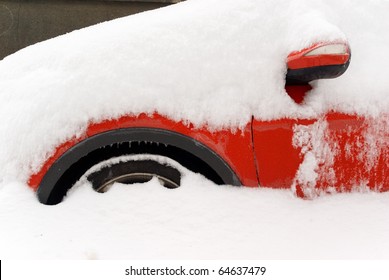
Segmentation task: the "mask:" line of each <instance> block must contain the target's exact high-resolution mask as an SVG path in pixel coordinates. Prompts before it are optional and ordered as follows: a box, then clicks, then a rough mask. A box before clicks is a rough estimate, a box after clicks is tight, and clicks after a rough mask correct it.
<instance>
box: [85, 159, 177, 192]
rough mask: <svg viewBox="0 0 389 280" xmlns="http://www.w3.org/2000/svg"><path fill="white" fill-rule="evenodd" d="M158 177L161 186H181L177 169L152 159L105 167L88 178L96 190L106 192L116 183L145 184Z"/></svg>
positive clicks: (170, 187) (173, 187)
mask: <svg viewBox="0 0 389 280" xmlns="http://www.w3.org/2000/svg"><path fill="white" fill-rule="evenodd" d="M153 177H157V178H158V179H159V181H160V182H161V184H162V185H163V186H164V187H166V188H169V189H175V188H177V187H179V186H180V184H181V172H180V171H178V170H177V169H176V168H174V167H172V166H170V165H167V164H163V163H160V162H157V161H155V160H152V159H147V160H130V161H123V162H117V163H114V164H112V165H109V166H105V167H103V168H101V169H99V170H97V171H95V172H92V173H90V174H89V175H88V176H87V179H88V181H89V182H91V184H92V187H93V189H94V190H96V191H98V192H105V191H107V190H108V189H109V187H110V186H111V185H112V184H113V183H115V182H118V183H123V184H132V183H145V182H148V181H149V180H151V179H152V178H153Z"/></svg>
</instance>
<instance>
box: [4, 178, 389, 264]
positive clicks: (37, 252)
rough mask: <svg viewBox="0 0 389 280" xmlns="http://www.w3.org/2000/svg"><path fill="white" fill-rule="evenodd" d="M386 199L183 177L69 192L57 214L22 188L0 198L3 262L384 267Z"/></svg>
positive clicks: (10, 188) (388, 219)
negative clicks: (283, 262)
mask: <svg viewBox="0 0 389 280" xmlns="http://www.w3.org/2000/svg"><path fill="white" fill-rule="evenodd" d="M388 202H389V193H381V194H378V193H372V192H371V193H351V194H350V193H348V194H337V195H331V196H324V197H320V198H317V199H315V200H302V199H298V198H296V197H295V196H293V195H292V193H291V192H290V191H288V190H273V189H260V188H256V189H252V188H244V187H230V186H217V185H214V184H212V183H210V182H209V181H206V180H204V178H202V177H201V176H199V175H196V174H193V173H188V174H186V176H184V177H183V184H182V187H180V188H178V189H174V190H171V189H166V188H163V187H162V186H160V185H159V183H158V182H157V180H153V181H151V182H149V183H146V184H138V185H137V184H134V185H120V184H116V185H114V186H113V187H112V188H111V189H110V190H109V191H108V192H106V193H104V194H101V193H97V192H95V191H94V190H92V188H91V187H90V186H89V185H83V186H80V187H78V188H76V189H75V190H74V191H73V192H71V193H70V194H69V196H68V197H67V198H66V199H65V201H64V202H62V203H61V204H58V205H56V206H45V205H41V204H39V202H37V200H36V198H35V194H34V193H33V192H32V191H31V190H29V189H28V188H26V186H25V185H23V184H17V183H15V184H8V185H6V186H4V187H3V188H2V189H1V195H0V224H1V228H2V230H1V233H0V236H1V238H0V258H1V259H4V258H6V259H30V258H31V259H385V258H386V259H387V258H388V257H389V253H388V252H389V239H388V236H389V215H388V212H389V203H388Z"/></svg>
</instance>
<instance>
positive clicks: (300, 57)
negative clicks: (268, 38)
mask: <svg viewBox="0 0 389 280" xmlns="http://www.w3.org/2000/svg"><path fill="white" fill-rule="evenodd" d="M350 58H351V51H350V47H349V45H348V44H347V43H344V42H340V43H339V42H331V43H317V44H314V45H313V46H311V47H309V48H305V49H303V50H300V51H297V52H292V53H291V54H289V55H288V58H287V66H288V71H287V74H286V84H287V85H299V84H306V83H308V82H310V81H313V80H318V79H331V78H336V77H339V76H340V75H342V74H343V73H344V72H345V71H346V70H347V68H348V66H349V64H350Z"/></svg>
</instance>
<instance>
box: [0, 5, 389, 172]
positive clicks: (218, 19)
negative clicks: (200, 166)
mask: <svg viewBox="0 0 389 280" xmlns="http://www.w3.org/2000/svg"><path fill="white" fill-rule="evenodd" d="M388 9H389V3H388V2H387V1H351V0H349V1H347V0H345V1H341V2H338V1H335V0H329V1H319V0H317V1H312V0H309V1H308V0H301V1H288V2H285V1H281V0H271V1H270V0H269V1H256V0H239V1H236V0H189V1H186V2H184V3H181V4H177V5H174V6H170V7H168V8H163V9H159V10H155V11H150V12H146V13H142V14H138V15H135V16H130V17H125V18H122V19H118V20H114V21H111V22H107V23H103V24H99V25H96V26H93V27H90V28H86V29H83V30H79V31H75V32H72V33H70V34H67V35H64V36H60V37H57V38H55V39H52V40H49V41H46V42H43V43H39V44H36V45H34V46H31V47H28V48H26V49H24V50H21V51H19V52H18V53H16V54H14V55H11V56H9V57H7V58H5V59H4V60H3V61H2V62H1V63H0V88H1V100H2V102H1V103H0V114H1V122H0V144H1V147H2V148H1V149H0V167H1V170H2V171H1V172H2V174H0V175H1V178H3V179H6V178H7V179H14V178H19V179H21V180H26V179H27V176H28V174H29V173H30V172H31V169H32V170H37V169H38V168H39V166H41V164H42V163H43V162H44V160H45V159H46V158H47V157H48V156H49V155H50V152H51V151H52V150H53V148H54V147H55V146H57V145H58V144H59V143H61V142H63V141H65V140H67V139H69V138H71V137H73V136H74V135H79V134H81V133H83V131H84V130H85V128H86V126H87V124H88V123H89V122H98V121H101V120H103V119H107V118H116V117H119V116H121V115H125V114H139V113H142V112H146V113H152V112H155V111H157V112H159V113H160V114H163V115H166V116H168V117H169V118H171V119H174V120H185V121H189V122H191V123H193V124H194V125H196V126H202V125H208V126H209V127H211V128H213V129H218V128H221V127H232V128H239V127H243V126H244V125H245V124H246V123H247V122H249V121H250V119H251V116H252V115H254V116H255V117H257V118H261V119H273V118H282V117H292V118H296V117H314V116H317V115H318V114H320V113H322V112H325V111H327V110H328V109H331V108H332V109H336V110H339V111H344V112H352V113H360V114H372V115H376V114H380V113H382V112H388V109H389V105H388V104H389V101H388V94H387V93H388V91H389V82H388V79H387V77H386V74H385V72H387V71H386V68H387V65H389V58H388V55H387V53H386V49H387V46H388V45H389V35H388V32H387V30H389V20H388V18H387V14H386V11H388ZM346 39H348V41H349V42H350V45H351V48H352V62H351V66H350V68H349V70H348V71H347V72H346V74H344V76H342V77H340V78H338V79H335V80H328V81H324V80H323V81H319V82H316V86H315V89H314V90H313V92H312V94H311V95H310V96H309V98H307V100H306V104H305V105H302V106H301V105H297V104H295V103H294V102H293V101H292V100H291V99H290V98H289V97H288V96H287V95H286V93H285V91H284V76H285V72H286V65H285V59H286V57H287V55H288V54H289V53H290V52H291V51H295V50H299V49H302V48H304V47H307V46H309V45H311V44H312V43H315V42H318V41H334V40H342V41H343V40H346Z"/></svg>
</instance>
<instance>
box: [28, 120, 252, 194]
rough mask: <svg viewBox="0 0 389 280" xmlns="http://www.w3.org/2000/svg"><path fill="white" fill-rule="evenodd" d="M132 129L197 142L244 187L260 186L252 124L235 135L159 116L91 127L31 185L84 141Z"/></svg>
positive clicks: (57, 154) (61, 150)
mask: <svg viewBox="0 0 389 280" xmlns="http://www.w3.org/2000/svg"><path fill="white" fill-rule="evenodd" d="M131 127H149V128H159V129H166V130H170V131H174V132H177V133H181V134H184V135H186V136H189V137H191V138H193V139H196V140H197V141H199V142H201V143H202V144H204V145H205V146H207V147H208V148H210V149H211V150H213V151H214V152H215V153H217V154H218V155H219V156H220V157H221V158H223V159H224V160H225V161H226V162H227V163H228V164H229V165H230V167H231V168H232V169H233V170H234V171H235V173H236V174H237V176H238V178H239V179H240V180H241V182H242V184H243V185H246V186H258V179H257V175H256V169H255V164H254V154H253V147H252V141H251V139H252V136H251V127H250V124H247V126H246V127H245V128H244V129H243V130H242V131H241V130H237V131H236V132H232V131H230V130H220V131H213V132H211V131H209V130H207V129H206V128H205V127H203V128H195V127H194V126H193V125H192V124H184V123H183V122H174V121H172V120H169V119H167V118H165V117H163V116H161V115H158V114H153V115H151V116H150V115H146V114H141V115H139V116H137V117H134V116H124V117H121V118H119V119H115V120H106V121H103V122H101V123H94V124H91V125H89V127H88V129H87V131H86V133H85V135H84V136H83V137H81V138H76V139H72V140H70V141H67V142H65V143H63V144H62V145H60V146H59V147H58V148H57V149H56V150H55V151H54V153H53V155H52V156H51V157H50V158H49V159H48V160H47V161H46V162H45V163H44V164H43V166H42V168H41V170H40V171H39V172H37V173H35V174H33V175H32V176H31V177H30V179H29V181H28V184H29V185H30V186H31V187H32V188H33V189H35V190H36V189H37V188H38V186H39V184H40V182H41V180H42V178H43V177H44V175H45V173H46V172H47V170H48V169H49V168H50V167H51V165H52V164H53V163H54V162H55V161H56V160H57V159H58V158H59V157H60V156H61V155H62V154H63V153H64V152H65V151H66V150H68V149H69V148H71V147H72V146H73V145H75V144H76V143H79V142H81V141H82V140H84V139H85V138H86V137H91V136H93V135H96V134H99V133H103V132H106V131H109V130H114V129H119V128H131Z"/></svg>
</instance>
